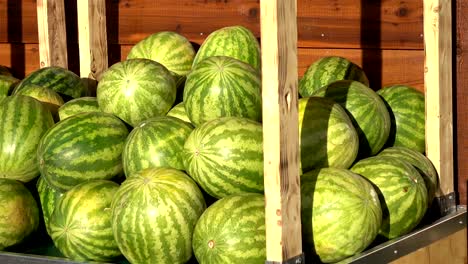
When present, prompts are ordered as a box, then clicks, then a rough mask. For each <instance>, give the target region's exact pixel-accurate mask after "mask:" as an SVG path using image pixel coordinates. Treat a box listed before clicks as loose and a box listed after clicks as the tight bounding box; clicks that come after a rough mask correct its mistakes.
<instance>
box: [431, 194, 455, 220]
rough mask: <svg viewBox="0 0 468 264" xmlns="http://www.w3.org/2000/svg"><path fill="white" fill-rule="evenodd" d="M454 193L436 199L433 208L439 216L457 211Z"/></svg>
mask: <svg viewBox="0 0 468 264" xmlns="http://www.w3.org/2000/svg"><path fill="white" fill-rule="evenodd" d="M455 197H456V195H455V192H452V193H449V194H446V195H443V196H440V197H436V198H435V199H434V202H433V208H434V209H435V210H436V211H438V212H439V215H440V216H446V215H449V214H451V213H454V212H456V211H457V201H456V199H455Z"/></svg>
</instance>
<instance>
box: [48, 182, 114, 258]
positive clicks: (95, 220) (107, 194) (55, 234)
mask: <svg viewBox="0 0 468 264" xmlns="http://www.w3.org/2000/svg"><path fill="white" fill-rule="evenodd" d="M118 189H119V185H118V184H117V183H115V182H111V181H107V180H95V181H90V182H85V183H81V184H79V185H77V186H75V187H73V188H71V189H70V190H69V191H67V192H66V193H65V194H64V195H63V196H62V197H61V198H60V199H59V200H58V203H57V205H56V207H55V210H54V212H53V214H52V216H51V218H50V222H49V227H50V236H51V238H52V240H53V241H54V245H55V246H56V247H57V248H58V249H59V250H60V252H62V254H63V255H65V256H66V257H68V258H70V259H73V260H81V261H86V260H88V261H89V260H93V261H110V260H113V259H115V258H116V257H118V256H120V255H122V254H121V253H120V250H119V247H118V246H117V243H116V241H115V239H114V234H113V232H112V222H111V219H112V216H111V202H112V198H113V197H114V195H115V193H116V192H117V190H118Z"/></svg>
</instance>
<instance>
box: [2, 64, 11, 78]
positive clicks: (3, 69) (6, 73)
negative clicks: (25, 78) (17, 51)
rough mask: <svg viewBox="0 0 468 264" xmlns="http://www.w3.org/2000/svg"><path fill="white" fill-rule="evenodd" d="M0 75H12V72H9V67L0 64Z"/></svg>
mask: <svg viewBox="0 0 468 264" xmlns="http://www.w3.org/2000/svg"><path fill="white" fill-rule="evenodd" d="M0 75H1V76H13V74H11V71H10V69H9V68H8V67H6V66H3V65H0Z"/></svg>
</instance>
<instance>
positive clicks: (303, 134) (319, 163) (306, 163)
mask: <svg viewBox="0 0 468 264" xmlns="http://www.w3.org/2000/svg"><path fill="white" fill-rule="evenodd" d="M298 114H299V145H300V151H301V155H300V156H301V170H302V173H305V172H308V171H310V170H313V169H317V168H323V167H335V168H344V169H346V168H349V167H350V166H351V164H353V162H354V160H355V159H356V157H357V154H358V150H359V136H358V133H357V132H356V129H355V128H354V126H353V123H352V122H351V120H350V118H349V116H348V114H347V113H346V112H345V110H344V109H343V107H341V106H340V105H339V104H338V103H336V102H334V101H333V100H332V99H330V98H323V97H314V96H311V97H306V98H301V99H299V110H298Z"/></svg>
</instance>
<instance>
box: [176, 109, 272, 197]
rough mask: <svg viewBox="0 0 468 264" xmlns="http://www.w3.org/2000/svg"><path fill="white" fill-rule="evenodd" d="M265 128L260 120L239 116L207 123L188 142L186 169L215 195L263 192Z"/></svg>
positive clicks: (186, 143) (185, 160) (197, 129)
mask: <svg viewBox="0 0 468 264" xmlns="http://www.w3.org/2000/svg"><path fill="white" fill-rule="evenodd" d="M262 131H263V130H262V125H261V124H260V123H258V122H255V121H252V120H250V119H246V118H239V117H223V118H218V119H215V120H212V121H210V122H207V123H204V124H203V125H201V126H199V127H197V128H195V129H194V130H193V132H192V133H191V134H190V136H189V137H188V138H187V141H186V142H185V146H184V151H183V161H184V165H185V170H186V171H187V172H188V174H189V175H190V176H191V177H192V178H193V179H194V180H195V181H196V182H197V183H198V184H199V185H200V186H201V187H202V188H203V190H205V191H206V192H207V193H208V194H210V195H211V196H213V197H216V198H222V197H226V196H228V195H232V194H238V193H244V192H253V193H263V132H262Z"/></svg>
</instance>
